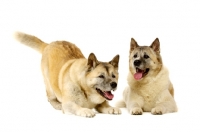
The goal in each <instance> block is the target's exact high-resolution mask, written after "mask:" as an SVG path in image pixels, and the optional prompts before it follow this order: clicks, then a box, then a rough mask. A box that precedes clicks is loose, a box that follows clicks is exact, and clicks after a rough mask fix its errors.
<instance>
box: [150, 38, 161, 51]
mask: <svg viewBox="0 0 200 132" xmlns="http://www.w3.org/2000/svg"><path fill="white" fill-rule="evenodd" d="M150 47H151V48H152V49H153V50H154V51H155V52H157V53H160V42H159V39H158V38H156V39H155V40H154V41H153V43H152V44H151V46H150Z"/></svg>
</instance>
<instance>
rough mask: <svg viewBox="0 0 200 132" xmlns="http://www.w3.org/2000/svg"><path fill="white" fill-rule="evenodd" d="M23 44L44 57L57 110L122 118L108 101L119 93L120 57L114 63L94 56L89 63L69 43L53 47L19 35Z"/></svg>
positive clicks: (49, 90)
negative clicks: (115, 115) (113, 115)
mask: <svg viewBox="0 0 200 132" xmlns="http://www.w3.org/2000/svg"><path fill="white" fill-rule="evenodd" d="M15 38H16V39H17V40H19V41H20V42H21V43H23V44H25V45H27V46H30V47H32V48H34V49H35V50H37V51H39V52H40V53H42V61H41V69H42V73H43V76H44V82H45V85H46V92H47V97H48V101H49V102H50V103H51V105H52V106H53V107H54V108H55V109H59V110H60V109H62V111H63V112H64V113H65V112H70V113H72V114H75V115H78V116H84V117H93V116H95V111H93V110H92V109H93V108H95V109H96V110H97V111H98V112H100V113H108V114H120V113H121V111H120V109H119V108H113V107H111V106H110V105H109V104H108V101H107V100H112V99H113V97H114V95H113V94H112V93H111V91H115V90H116V89H117V82H118V62H119V55H116V56H115V57H114V58H113V59H112V60H111V61H110V62H100V61H98V60H97V58H96V57H95V55H94V54H93V53H91V54H90V55H89V57H88V59H86V58H85V57H84V56H83V54H82V53H81V51H80V49H79V48H78V47H76V46H75V45H74V44H72V43H70V42H66V41H55V42H52V43H50V44H46V43H44V42H42V41H41V40H40V39H38V38H36V37H34V36H31V35H28V34H24V33H21V32H17V33H15Z"/></svg>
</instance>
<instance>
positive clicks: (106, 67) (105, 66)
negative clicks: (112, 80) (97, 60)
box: [104, 65, 109, 73]
mask: <svg viewBox="0 0 200 132" xmlns="http://www.w3.org/2000/svg"><path fill="white" fill-rule="evenodd" d="M104 68H105V69H106V72H107V73H109V70H108V69H109V67H108V66H107V65H104Z"/></svg>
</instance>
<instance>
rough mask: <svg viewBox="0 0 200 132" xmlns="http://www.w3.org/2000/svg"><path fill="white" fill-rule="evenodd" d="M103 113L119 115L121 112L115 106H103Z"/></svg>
mask: <svg viewBox="0 0 200 132" xmlns="http://www.w3.org/2000/svg"><path fill="white" fill-rule="evenodd" d="M103 113H106V114H115V115H119V114H121V110H120V109H119V108H116V107H109V108H105V109H104V112H103Z"/></svg>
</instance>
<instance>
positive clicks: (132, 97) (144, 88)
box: [117, 38, 177, 115]
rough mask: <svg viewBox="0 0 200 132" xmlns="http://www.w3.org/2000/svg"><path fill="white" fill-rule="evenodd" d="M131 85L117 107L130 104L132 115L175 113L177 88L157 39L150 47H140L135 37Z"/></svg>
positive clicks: (130, 67) (132, 41) (132, 51)
mask: <svg viewBox="0 0 200 132" xmlns="http://www.w3.org/2000/svg"><path fill="white" fill-rule="evenodd" d="M127 80H128V87H126V89H125V90H124V92H123V101H120V102H118V103H117V106H118V107H127V109H128V111H129V113H130V114H133V115H141V114H142V113H143V112H151V113H152V114H164V113H168V112H176V111H177V106H176V103H175V100H174V89H173V85H172V83H171V81H170V79H169V73H168V70H167V68H166V67H165V66H164V65H163V62H162V58H161V55H160V42H159V39H158V38H156V39H155V40H154V42H153V43H152V44H151V45H150V46H139V45H138V44H137V42H136V41H135V40H134V39H133V38H132V39H131V43H130V53H129V74H128V78H127Z"/></svg>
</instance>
